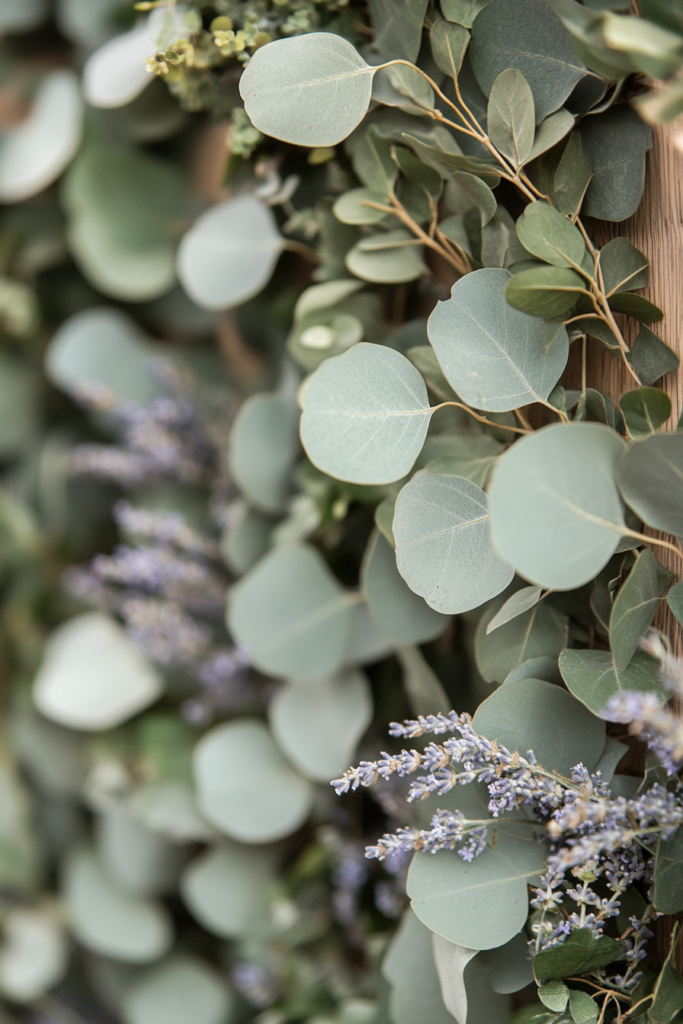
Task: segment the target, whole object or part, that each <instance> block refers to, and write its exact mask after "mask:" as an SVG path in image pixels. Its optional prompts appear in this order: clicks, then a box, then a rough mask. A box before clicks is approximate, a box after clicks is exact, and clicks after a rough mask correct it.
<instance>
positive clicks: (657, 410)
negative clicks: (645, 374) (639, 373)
mask: <svg viewBox="0 0 683 1024" xmlns="http://www.w3.org/2000/svg"><path fill="white" fill-rule="evenodd" d="M619 408H620V409H621V411H622V414H623V416H624V422H625V423H626V427H627V429H628V432H629V434H630V435H631V437H634V438H639V437H649V436H650V435H651V434H655V433H656V432H657V431H658V430H659V428H660V427H661V426H663V425H664V424H665V423H666V421H667V420H668V419H669V417H670V416H671V399H670V398H669V396H668V395H667V394H666V392H665V391H660V390H659V388H646V387H642V388H634V390H633V391H627V392H626V393H625V394H623V395H622V396H621V398H620V399H619Z"/></svg>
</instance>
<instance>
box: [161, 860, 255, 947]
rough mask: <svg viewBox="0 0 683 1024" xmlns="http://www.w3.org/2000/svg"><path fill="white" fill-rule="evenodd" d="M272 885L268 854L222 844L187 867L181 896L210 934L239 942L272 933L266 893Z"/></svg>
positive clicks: (182, 881) (181, 881) (181, 885)
mask: <svg viewBox="0 0 683 1024" xmlns="http://www.w3.org/2000/svg"><path fill="white" fill-rule="evenodd" d="M274 885H275V864H274V859H273V855H272V852H271V851H270V850H262V849H255V848H254V847H253V846H241V845H238V844H237V843H229V842H223V843H221V844H220V845H218V846H214V847H212V848H211V849H209V850H207V851H206V852H205V853H201V854H200V855H199V856H198V857H196V858H195V859H194V860H193V861H192V862H191V863H190V864H189V865H188V867H187V868H186V869H185V871H184V873H183V876H182V878H181V880H180V893H181V895H182V897H183V901H184V903H185V905H186V906H187V908H188V910H189V911H190V912H191V913H192V914H193V916H194V917H195V918H196V920H197V921H198V922H199V923H200V924H201V925H202V927H203V928H206V929H207V931H209V932H211V934H212V935H218V936H219V937H220V938H222V939H240V938H241V939H243V938H248V937H250V936H263V935H268V934H269V933H270V931H271V930H272V927H273V921H272V910H271V905H270V901H269V890H270V889H271V888H272V887H274Z"/></svg>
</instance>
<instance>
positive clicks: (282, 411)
mask: <svg viewBox="0 0 683 1024" xmlns="http://www.w3.org/2000/svg"><path fill="white" fill-rule="evenodd" d="M297 425H298V410H297V408H296V405H295V404H294V402H293V401H292V400H291V399H290V398H288V397H287V396H286V395H282V394H265V395H253V396H252V397H251V398H249V399H247V401H246V402H245V403H244V405H242V407H241V408H240V411H239V412H238V414H237V416H236V417H235V421H234V423H233V426H232V430H231V431H230V447H229V465H230V470H231V472H232V476H233V479H234V481H235V483H236V484H237V486H238V487H239V488H240V489H241V490H242V492H243V494H244V495H245V496H246V498H247V500H248V501H250V502H251V503H252V504H253V505H255V506H256V508H258V509H261V510H262V511H263V512H273V513H275V512H282V511H284V509H285V505H286V500H287V497H288V495H289V491H290V488H291V481H290V474H291V467H292V463H293V461H294V456H295V454H296V449H297V447H298V444H297V442H298V438H297V433H296V432H297Z"/></svg>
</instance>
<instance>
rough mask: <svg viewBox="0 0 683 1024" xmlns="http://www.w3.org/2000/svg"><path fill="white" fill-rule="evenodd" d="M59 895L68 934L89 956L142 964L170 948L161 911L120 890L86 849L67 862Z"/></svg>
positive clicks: (168, 926)
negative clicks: (65, 910) (63, 908)
mask: <svg viewBox="0 0 683 1024" xmlns="http://www.w3.org/2000/svg"><path fill="white" fill-rule="evenodd" d="M63 894H64V899H65V900H66V907H67V913H68V916H69V922H70V925H71V930H72V931H73V933H74V935H75V937H76V938H77V939H78V941H79V942H81V943H82V944H83V945H84V946H85V947H86V949H89V950H91V951H92V952H93V953H99V954H100V956H107V957H112V958H113V959H115V960H123V961H124V962H125V963H146V962H148V961H150V960H157V959H158V958H159V957H160V956H163V955H164V953H165V952H166V951H167V949H168V948H169V946H170V944H171V940H172V938H173V933H172V926H171V921H170V919H169V917H168V915H167V913H166V910H165V908H164V907H163V906H162V905H161V904H158V903H155V902H154V901H152V900H148V899H143V898H142V897H140V896H134V895H133V894H132V893H129V892H127V891H126V890H125V889H123V888H122V887H121V886H120V885H119V884H118V883H117V882H115V881H114V880H113V878H111V876H110V875H109V874H108V873H107V872H106V871H105V869H104V867H103V866H102V864H101V863H100V861H99V860H98V859H97V857H95V855H94V854H93V853H91V852H90V851H89V850H86V849H81V850H77V851H75V852H74V853H72V854H71V856H70V857H69V859H68V860H67V863H66V869H65V874H64V886H63Z"/></svg>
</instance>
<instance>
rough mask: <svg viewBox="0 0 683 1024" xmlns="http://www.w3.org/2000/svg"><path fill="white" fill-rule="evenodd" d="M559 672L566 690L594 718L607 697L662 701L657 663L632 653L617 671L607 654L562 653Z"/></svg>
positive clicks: (643, 655)
mask: <svg viewBox="0 0 683 1024" xmlns="http://www.w3.org/2000/svg"><path fill="white" fill-rule="evenodd" d="M560 671H561V672H562V677H563V679H564V681H565V683H566V684H567V686H568V688H569V689H570V690H571V692H572V693H573V694H574V696H575V697H576V698H577V699H578V700H580V701H582V702H583V703H584V704H585V705H586V707H587V708H589V709H590V710H591V711H592V712H593V713H594V714H596V715H603V717H606V716H604V711H605V708H606V707H607V702H608V701H609V699H610V697H613V696H615V695H616V694H618V693H622V692H626V691H628V690H636V691H640V692H643V693H656V694H657V695H658V696H659V697H660V699H662V700H666V690H665V689H664V686H663V683H662V678H661V674H660V671H659V663H658V662H657V661H655V659H654V658H651V657H650V656H649V655H648V654H644V653H643V651H636V653H635V654H634V656H633V658H632V659H631V661H630V662H629V663H628V665H627V666H626V668H624V669H619V668H617V666H616V665H615V663H614V659H613V658H612V655H611V653H610V652H609V651H571V650H566V651H562V654H561V655H560Z"/></svg>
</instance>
